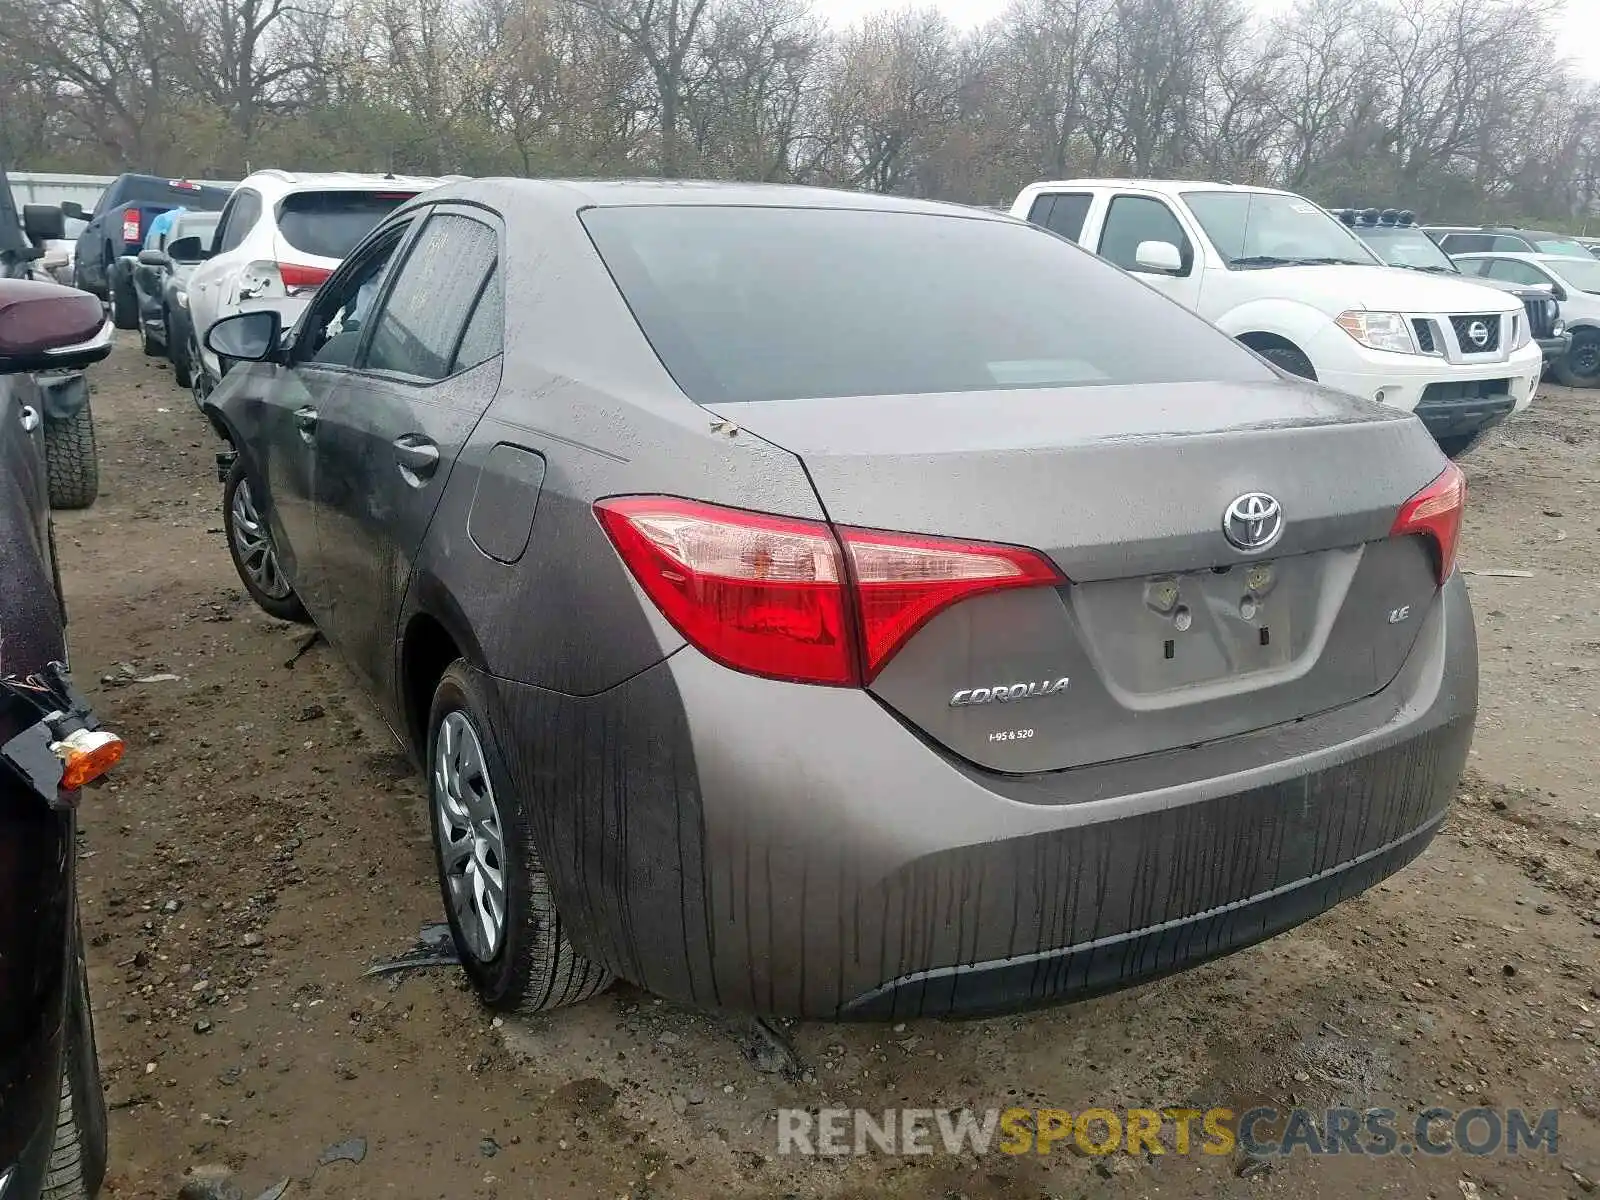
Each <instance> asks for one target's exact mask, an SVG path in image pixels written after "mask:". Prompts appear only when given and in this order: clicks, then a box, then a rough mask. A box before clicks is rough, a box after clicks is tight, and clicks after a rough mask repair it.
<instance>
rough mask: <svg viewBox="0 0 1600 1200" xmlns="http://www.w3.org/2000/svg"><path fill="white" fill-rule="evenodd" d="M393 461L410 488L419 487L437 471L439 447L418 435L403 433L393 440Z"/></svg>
mask: <svg viewBox="0 0 1600 1200" xmlns="http://www.w3.org/2000/svg"><path fill="white" fill-rule="evenodd" d="M394 457H395V461H396V462H397V463H399V464H400V474H401V475H403V476H405V481H406V482H407V483H409V484H410V485H411V486H412V487H421V486H422V485H423V483H424V482H425V481H426V480H427V479H428V477H429V476H431V475H432V474H433V473H434V472H435V471H437V470H438V469H439V447H438V446H436V445H434V444H433V443H432V442H430V441H429V440H428V439H427V438H425V437H423V436H422V435H421V434H420V433H404V434H401V435H400V436H399V437H397V438H395V440H394Z"/></svg>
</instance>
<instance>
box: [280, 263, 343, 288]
mask: <svg viewBox="0 0 1600 1200" xmlns="http://www.w3.org/2000/svg"><path fill="white" fill-rule="evenodd" d="M332 274H333V272H332V271H330V270H329V269H328V268H327V267H302V266H300V265H298V264H296V263H279V264H278V278H279V279H281V280H283V290H284V291H286V292H288V293H290V294H291V295H293V294H294V293H295V292H299V291H303V290H305V289H306V288H319V287H321V286H322V285H323V284H324V283H326V282H327V281H328V276H329V275H332Z"/></svg>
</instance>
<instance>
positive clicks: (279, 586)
mask: <svg viewBox="0 0 1600 1200" xmlns="http://www.w3.org/2000/svg"><path fill="white" fill-rule="evenodd" d="M232 515H233V522H232V524H233V548H234V550H235V551H237V552H238V555H239V562H240V563H241V564H242V565H243V566H244V569H245V574H247V575H249V576H250V582H251V583H253V584H255V586H256V587H257V588H258V589H259V590H260V591H261V594H262V595H264V596H266V597H267V598H268V599H271V600H287V599H288V598H289V596H290V595H291V594H292V593H293V591H294V589H293V588H291V587H290V586H289V581H288V580H287V579H285V578H284V577H283V571H282V570H280V569H279V567H278V548H277V547H276V546H274V545H273V544H272V531H271V530H269V529H268V528H267V523H266V522H265V521H264V520H262V518H261V512H260V510H259V509H258V508H257V507H256V500H255V496H254V495H253V494H252V493H251V491H250V483H249V481H248V480H245V479H241V480H240V481H239V486H238V487H236V488H234V489H233V513H232Z"/></svg>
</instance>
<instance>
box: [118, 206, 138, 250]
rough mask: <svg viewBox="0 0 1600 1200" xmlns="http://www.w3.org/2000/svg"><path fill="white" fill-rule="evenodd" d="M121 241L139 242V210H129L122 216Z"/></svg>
mask: <svg viewBox="0 0 1600 1200" xmlns="http://www.w3.org/2000/svg"><path fill="white" fill-rule="evenodd" d="M122 240H123V241H125V242H137V241H138V240H139V210H138V209H136V208H130V209H129V210H128V211H127V212H125V213H123V214H122Z"/></svg>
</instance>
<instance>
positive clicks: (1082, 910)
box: [495, 577, 1477, 1018]
mask: <svg viewBox="0 0 1600 1200" xmlns="http://www.w3.org/2000/svg"><path fill="white" fill-rule="evenodd" d="M497 691H498V695H499V696H500V698H501V709H500V711H499V712H498V713H497V714H496V721H495V725H496V728H497V729H498V730H500V731H501V742H502V744H503V745H504V746H505V747H506V749H507V750H508V752H509V753H508V754H507V758H508V761H509V762H510V763H511V769H512V771H513V773H514V774H515V776H516V779H515V786H516V787H517V788H518V789H519V791H520V792H521V794H523V795H525V796H528V797H530V798H531V799H532V800H533V803H534V810H535V812H536V813H537V814H538V816H537V820H538V823H539V824H538V829H537V837H538V839H539V845H540V848H541V851H542V853H543V855H544V858H545V861H546V866H547V868H548V869H549V871H550V873H551V878H552V883H553V885H554V888H555V895H556V899H557V903H558V905H559V906H560V908H561V912H562V917H563V920H564V922H565V923H566V924H567V926H568V928H569V931H570V932H571V935H572V937H573V939H574V941H575V942H576V943H577V944H578V945H579V946H580V947H581V948H583V949H584V950H585V951H587V952H588V953H589V954H591V955H592V956H594V957H596V958H598V959H600V960H602V961H604V962H605V963H607V964H608V965H609V966H611V967H612V968H613V969H614V970H616V971H618V972H619V973H620V974H622V975H623V976H624V977H626V978H629V979H631V980H633V981H634V982H636V983H638V984H640V985H641V986H643V987H646V988H648V989H650V990H652V991H655V992H657V993H659V994H662V995H665V996H668V997H671V998H674V999H678V1000H682V1001H684V1002H687V1003H691V1004H695V1005H698V1006H703V1007H712V1008H733V1009H743V1010H753V1011H760V1012H769V1013H779V1014H786V1015H795V1016H805V1017H822V1018H831V1017H847V1018H849V1017H860V1018H891V1017H894V1018H898V1017H905V1016H911V1015H932V1014H941V1013H973V1014H977V1013H992V1012H998V1011H1007V1010H1013V1009H1017V1008H1022V1007H1027V1006H1030V1005H1036V1004H1043V1003H1051V1002H1057V1001H1061V1000H1065V999H1070V998H1073V997H1079V996H1084V995H1089V994H1092V993H1094V992H1099V991H1105V990H1108V989H1112V988H1117V987H1123V986H1127V985H1130V984H1133V983H1136V982H1139V981H1141V980H1144V979H1148V978H1151V977H1153V976H1157V975H1160V974H1164V973H1167V972H1170V971H1175V970H1179V969H1181V968H1183V967H1186V966H1190V965H1193V964H1195V963H1197V962H1200V961H1203V960H1205V959H1208V958H1212V957H1215V956H1217V955H1220V954H1225V953H1228V952H1229V951H1232V950H1235V949H1238V948H1240V947H1242V946H1245V945H1248V944H1250V943H1252V942H1255V941H1259V940H1260V939H1262V938H1265V937H1269V936H1271V935H1272V934H1274V933H1277V932H1280V931H1281V930H1284V929H1287V928H1289V927H1291V926H1292V925H1295V924H1297V923H1298V922H1300V921H1303V920H1305V919H1307V918H1309V917H1311V916H1314V915H1316V914H1317V913H1319V912H1322V911H1323V910H1325V909H1326V908H1328V907H1329V906H1331V905H1333V904H1336V903H1337V902H1338V901H1340V900H1342V899H1344V898H1346V897H1347V896H1350V895H1354V894H1355V893H1357V892H1359V891H1361V890H1363V889H1364V888H1366V887H1369V886H1371V884H1372V883H1374V882H1375V881H1376V880H1378V879H1380V878H1382V877H1383V876H1385V875H1387V874H1389V873H1390V872H1392V871H1394V870H1397V869H1398V868H1399V867H1400V866H1402V865H1403V864H1404V863H1406V862H1407V861H1409V860H1410V859H1411V858H1412V857H1414V856H1415V855H1417V854H1418V853H1420V852H1421V851H1422V849H1423V848H1424V847H1425V846H1426V845H1427V843H1428V841H1429V840H1430V839H1431V837H1432V836H1433V833H1434V832H1435V830H1436V829H1437V828H1438V826H1439V823H1440V822H1441V820H1442V819H1443V816H1444V813H1445V811H1446V809H1447V807H1448V805H1449V802H1450V799H1451V797H1452V796H1453V794H1454V790H1455V787H1456V783H1457V780H1458V778H1459V775H1460V772H1461V769H1462V767H1463V765H1464V763H1465V760H1466V755H1467V750H1468V746H1469V743H1470V741H1471V736H1472V726H1473V721H1474V717H1475V714H1476V709H1477V648H1476V641H1475V638H1474V634H1473V627H1472V615H1471V611H1470V607H1469V605H1468V601H1467V596H1466V589H1465V587H1464V585H1463V584H1462V582H1461V580H1460V578H1459V577H1457V578H1455V579H1452V580H1451V581H1450V582H1449V583H1448V584H1447V585H1446V587H1445V588H1444V590H1443V592H1442V593H1441V597H1440V600H1439V601H1438V602H1437V603H1435V604H1434V605H1433V606H1432V608H1431V610H1430V612H1429V614H1428V616H1427V617H1426V619H1425V624H1424V627H1423V628H1422V629H1421V630H1419V634H1418V641H1417V649H1416V651H1415V652H1414V653H1413V655H1412V657H1411V660H1410V661H1409V662H1408V663H1407V665H1406V667H1405V669H1404V670H1403V671H1402V673H1401V675H1400V676H1399V677H1398V678H1397V679H1396V680H1395V682H1394V683H1393V684H1391V685H1390V687H1389V688H1387V689H1385V691H1383V692H1381V693H1379V694H1378V695H1376V696H1373V697H1370V698H1368V699H1367V700H1363V701H1360V702H1358V703H1356V704H1352V705H1348V706H1346V707H1344V708H1341V709H1338V710H1336V711H1334V712H1332V713H1328V714H1324V715H1322V716H1320V717H1314V718H1309V719H1307V720H1305V721H1301V722H1298V723H1295V724H1291V725H1287V726H1282V727H1277V728H1274V729H1268V730H1262V731H1259V732H1257V733H1253V734H1248V735H1244V736H1240V737H1235V738H1229V739H1225V740H1222V741H1219V742H1214V743H1211V744H1209V745H1207V746H1205V747H1202V748H1199V749H1196V750H1189V751H1178V752H1173V753H1168V754H1159V755H1151V756H1148V757H1147V758H1143V759H1139V760H1134V761H1126V762H1119V763H1112V764H1108V765H1104V766H1099V767H1084V768H1079V769H1075V770H1071V771H1062V772H1053V773H1047V774H1041V775H1031V776H1002V775H996V774H994V773H991V772H985V771H980V770H978V769H976V768H973V767H971V766H969V765H966V764H963V763H960V762H957V761H953V760H951V759H950V758H948V757H946V756H945V755H943V754H941V753H939V752H937V751H936V750H934V749H932V748H931V747H929V746H928V745H927V744H925V743H924V742H923V740H922V739H921V738H920V737H918V736H917V735H916V734H915V733H913V732H912V731H910V730H908V729H907V728H906V727H905V726H904V725H902V724H901V723H900V722H899V721H898V720H897V719H896V718H895V717H893V716H892V715H891V714H889V713H888V712H887V711H886V710H885V709H883V708H882V707H881V706H879V705H878V704H877V703H876V702H875V701H874V700H873V699H872V698H871V697H869V696H868V695H866V694H865V693H863V692H858V691H847V690H840V689H827V688H812V687H802V686H795V685H787V684H778V683H773V682H770V681H764V680H758V679H753V678H750V677H748V676H743V675H738V674H736V673H733V672H730V671H727V670H725V669H723V668H721V667H718V666H716V665H715V664H713V663H711V662H710V661H708V660H707V659H705V658H703V657H702V656H700V655H699V654H698V653H697V652H696V651H694V650H693V649H692V648H691V649H685V650H682V651H680V652H679V653H677V654H675V655H673V656H672V657H671V658H669V659H668V660H667V661H666V662H665V663H662V664H659V665H658V666H656V667H654V668H652V669H650V670H649V671H646V672H644V673H643V674H641V675H639V676H636V677H635V678H634V679H632V680H629V681H628V682H627V683H624V684H622V685H620V686H618V687H617V688H614V689H612V690H610V691H608V692H605V693H602V694H601V695H599V696H593V697H587V698H570V697H556V696H554V695H552V694H551V693H546V692H541V691H539V690H538V689H534V688H529V687H527V686H525V685H520V684H513V683H508V682H505V681H499V682H498V683H497ZM508 734H509V736H507V735H508Z"/></svg>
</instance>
